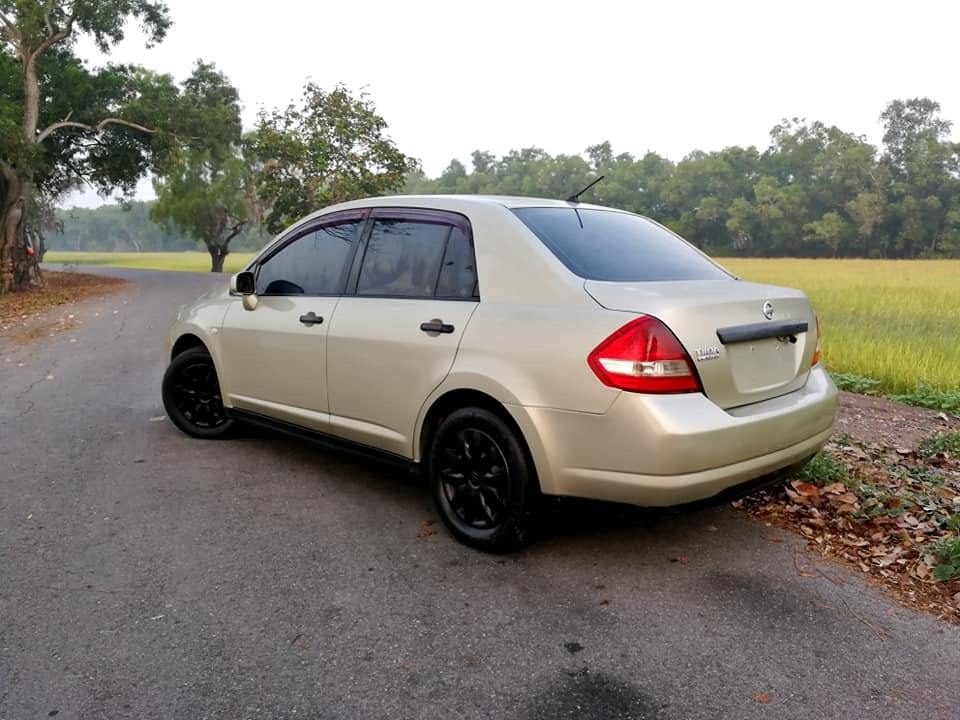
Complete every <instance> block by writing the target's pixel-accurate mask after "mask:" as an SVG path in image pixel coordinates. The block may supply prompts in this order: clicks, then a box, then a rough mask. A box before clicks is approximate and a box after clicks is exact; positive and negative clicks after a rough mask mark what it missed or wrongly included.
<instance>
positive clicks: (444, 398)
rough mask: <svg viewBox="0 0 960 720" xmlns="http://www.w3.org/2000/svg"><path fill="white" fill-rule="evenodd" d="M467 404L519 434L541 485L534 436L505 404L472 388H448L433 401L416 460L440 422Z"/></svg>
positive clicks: (421, 428) (421, 431) (420, 430)
mask: <svg viewBox="0 0 960 720" xmlns="http://www.w3.org/2000/svg"><path fill="white" fill-rule="evenodd" d="M465 407H479V408H483V409H484V410H487V411H489V412H491V413H493V414H494V415H496V416H497V417H498V418H500V419H501V420H503V422H505V423H506V424H507V426H508V427H509V428H510V429H511V430H513V432H515V433H516V435H517V439H518V440H519V441H520V446H521V447H522V448H523V452H524V454H525V455H526V458H527V462H528V463H529V464H530V468H531V469H532V470H533V473H534V476H535V477H536V479H537V484H538V485H539V484H540V479H539V478H540V472H539V466H538V463H537V462H536V458H535V455H534V453H533V452H532V451H531V443H530V439H528V438H527V436H526V434H525V433H524V432H523V429H522V428H521V427H520V423H518V422H517V420H516V418H515V417H514V416H513V414H512V413H511V412H510V410H509V409H508V408H507V406H506V405H505V404H504V403H502V402H500V401H499V400H498V399H497V398H495V397H493V396H492V395H489V394H488V393H485V392H483V391H481V390H475V389H472V388H456V389H451V390H447V391H446V392H444V393H443V394H441V395H440V396H439V397H437V398H435V399H434V400H433V401H432V402H431V403H430V404H429V407H428V408H427V410H426V412H425V413H424V414H423V420H422V421H421V422H420V424H419V426H418V428H417V438H416V441H415V444H414V452H415V456H414V460H415V461H416V462H421V461H422V460H423V458H424V457H425V455H426V451H427V446H428V445H429V443H430V441H431V439H432V438H433V435H434V433H435V432H436V431H437V428H438V427H439V426H440V423H441V422H443V419H444V418H445V417H446V416H447V415H449V414H450V413H451V412H453V411H454V410H459V409H460V408H465Z"/></svg>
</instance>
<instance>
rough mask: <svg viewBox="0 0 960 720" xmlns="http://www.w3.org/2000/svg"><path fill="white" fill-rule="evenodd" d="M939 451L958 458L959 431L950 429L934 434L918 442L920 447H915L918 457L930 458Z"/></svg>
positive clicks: (959, 449) (959, 448)
mask: <svg viewBox="0 0 960 720" xmlns="http://www.w3.org/2000/svg"><path fill="white" fill-rule="evenodd" d="M941 453H942V454H944V455H949V456H950V457H952V458H958V459H960V432H958V431H952V432H948V433H940V434H939V435H934V436H933V437H932V438H927V439H926V440H924V441H923V442H922V443H920V447H919V448H917V454H918V455H919V456H920V457H925V458H932V457H934V456H936V455H940V454H941Z"/></svg>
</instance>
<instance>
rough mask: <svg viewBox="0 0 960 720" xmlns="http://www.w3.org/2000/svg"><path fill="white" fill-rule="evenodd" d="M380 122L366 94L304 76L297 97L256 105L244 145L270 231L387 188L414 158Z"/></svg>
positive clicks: (396, 184)
mask: <svg viewBox="0 0 960 720" xmlns="http://www.w3.org/2000/svg"><path fill="white" fill-rule="evenodd" d="M386 130H387V123H386V121H385V120H384V119H383V118H382V117H380V115H378V114H377V112H376V108H375V107H374V104H373V102H372V101H371V100H370V99H369V98H368V96H367V95H366V94H363V93H362V94H360V95H359V96H358V97H355V96H354V95H352V94H351V93H350V91H349V90H347V89H346V88H345V87H343V86H342V85H338V86H337V87H335V88H334V89H333V90H332V91H329V92H327V91H325V90H323V89H322V88H320V87H319V86H317V85H315V84H314V83H307V85H306V88H305V89H304V93H303V101H302V103H301V104H300V105H294V104H291V105H289V106H288V107H287V108H286V109H285V110H283V111H273V112H267V111H261V112H260V115H259V118H258V121H257V127H256V131H255V132H254V133H253V134H252V135H251V136H250V137H249V140H248V142H247V146H248V148H249V150H250V151H251V153H252V156H253V157H254V158H255V159H256V160H257V161H258V162H259V163H260V165H261V167H260V169H259V172H258V173H257V180H256V181H257V192H258V194H259V196H260V197H261V198H262V199H263V201H264V203H265V204H266V205H267V206H269V208H270V210H269V212H268V214H267V216H266V219H265V224H266V227H267V229H268V230H269V231H270V232H272V233H276V232H279V231H280V230H282V229H283V228H284V227H286V226H287V225H288V224H290V223H291V222H293V221H295V220H297V219H299V218H301V217H304V216H305V215H308V214H309V213H311V212H313V211H314V210H317V209H319V208H322V207H325V206H327V205H332V204H334V203H338V202H344V201H346V200H353V199H356V198H361V197H368V196H371V195H380V194H384V193H388V192H390V191H392V190H394V189H397V188H399V187H401V186H402V185H403V182H404V180H405V178H406V177H407V175H408V174H409V173H410V172H411V171H414V170H416V169H417V162H416V161H415V160H414V159H413V158H410V157H407V156H406V155H404V154H403V153H402V152H400V151H399V150H398V149H397V147H396V146H395V145H394V143H393V140H391V139H390V138H389V137H388V136H387V135H386Z"/></svg>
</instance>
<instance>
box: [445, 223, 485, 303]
mask: <svg viewBox="0 0 960 720" xmlns="http://www.w3.org/2000/svg"><path fill="white" fill-rule="evenodd" d="M476 287H477V264H476V261H475V260H474V257H473V245H472V244H471V243H470V238H469V237H468V236H467V234H466V233H465V232H464V231H463V230H461V229H460V228H459V227H455V228H453V230H452V231H451V232H450V238H449V240H447V251H446V254H444V256H443V265H442V266H441V268H440V280H439V281H438V282H437V297H449V298H469V297H473V296H474V295H475V294H476Z"/></svg>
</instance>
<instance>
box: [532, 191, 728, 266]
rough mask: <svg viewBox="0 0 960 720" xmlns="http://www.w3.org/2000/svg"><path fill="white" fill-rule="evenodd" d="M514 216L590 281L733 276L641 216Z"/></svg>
mask: <svg viewBox="0 0 960 720" xmlns="http://www.w3.org/2000/svg"><path fill="white" fill-rule="evenodd" d="M514 213H515V214H516V215H517V217H519V218H520V219H521V220H522V221H523V223H524V224H525V225H526V226H527V227H528V228H530V229H531V230H532V231H533V233H534V234H535V235H536V236H537V237H538V238H540V240H542V241H543V244H544V245H546V246H547V247H548V248H550V250H551V251H552V252H553V254H554V255H556V256H557V258H559V259H560V261H561V262H563V264H564V265H566V266H567V267H568V268H570V270H571V271H573V272H574V273H576V274H577V275H579V276H580V277H582V278H585V279H587V280H607V281H610V282H641V281H659V280H721V279H729V278H730V275H728V274H727V273H725V272H724V271H723V270H721V269H720V268H718V267H717V266H716V265H714V264H713V263H712V262H710V261H709V260H707V259H706V258H705V257H703V256H702V255H701V254H700V253H698V252H697V251H696V250H694V249H693V248H692V247H690V246H689V245H687V244H686V243H685V242H683V241H682V240H680V239H679V238H677V237H676V236H675V235H673V234H671V233H669V232H667V231H666V230H664V229H663V228H661V227H659V226H658V225H656V224H655V223H652V222H650V221H649V220H645V219H644V218H642V217H640V216H638V215H629V214H627V213H621V212H613V211H607V210H575V209H573V208H562V207H553V208H518V209H516V210H514Z"/></svg>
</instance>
